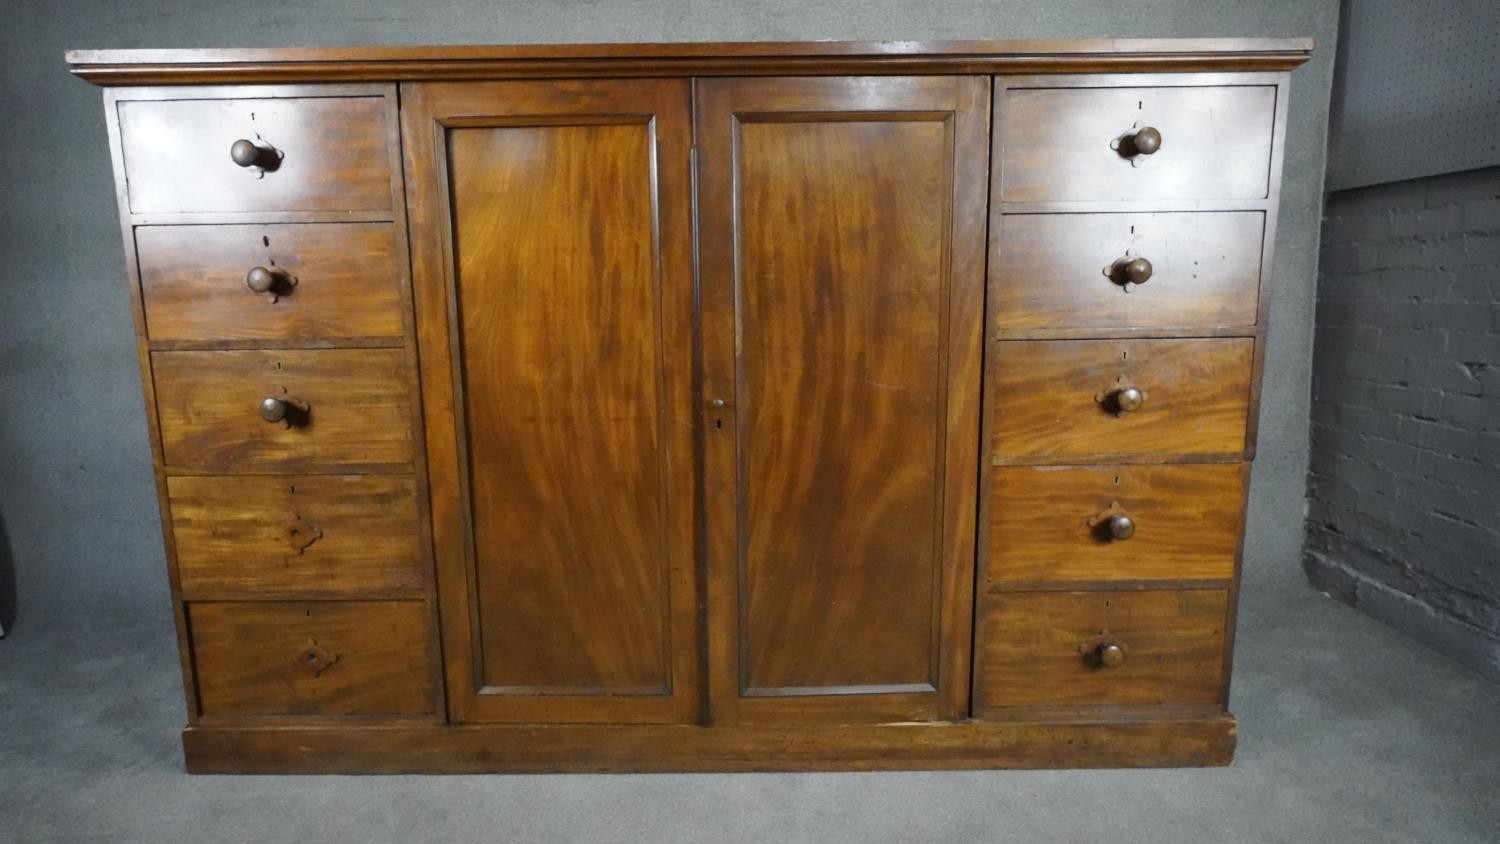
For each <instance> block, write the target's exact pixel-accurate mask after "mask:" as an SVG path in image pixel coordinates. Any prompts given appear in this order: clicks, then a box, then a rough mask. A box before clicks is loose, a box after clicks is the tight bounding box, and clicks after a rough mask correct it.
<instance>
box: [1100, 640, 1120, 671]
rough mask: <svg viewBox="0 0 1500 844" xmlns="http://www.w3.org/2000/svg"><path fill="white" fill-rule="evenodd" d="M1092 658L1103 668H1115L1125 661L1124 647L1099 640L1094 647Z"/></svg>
mask: <svg viewBox="0 0 1500 844" xmlns="http://www.w3.org/2000/svg"><path fill="white" fill-rule="evenodd" d="M1094 658H1095V659H1097V660H1099V664H1100V665H1102V666H1104V667H1105V668H1117V667H1119V666H1120V665H1123V664H1124V663H1125V649H1124V648H1122V647H1120V646H1119V645H1117V644H1115V643H1114V642H1101V643H1100V644H1099V647H1097V648H1095V649H1094Z"/></svg>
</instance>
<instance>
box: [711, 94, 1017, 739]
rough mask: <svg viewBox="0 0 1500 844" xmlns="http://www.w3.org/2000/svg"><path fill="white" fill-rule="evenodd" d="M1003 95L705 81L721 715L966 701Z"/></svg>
mask: <svg viewBox="0 0 1500 844" xmlns="http://www.w3.org/2000/svg"><path fill="white" fill-rule="evenodd" d="M989 91H990V88H989V82H988V80H985V79H978V78H970V77H922V78H899V77H878V78H799V79H770V78H768V79H723V80H707V81H700V82H699V83H698V89H697V122H698V163H699V190H700V193H699V202H700V208H699V219H700V227H701V229H700V237H699V242H700V251H701V255H700V267H701V272H702V278H701V314H702V354H703V378H702V386H703V393H702V396H701V401H702V402H703V409H704V413H705V417H704V419H705V423H704V425H703V431H704V437H705V442H704V473H705V478H704V481H705V494H706V498H705V508H706V553H707V564H708V591H709V595H708V604H709V606H708V613H707V617H708V624H709V629H708V634H709V652H710V665H709V668H710V672H709V673H710V703H711V707H712V715H713V718H714V720H715V721H716V722H720V723H735V722H740V723H745V722H755V721H786V720H799V719H800V720H818V721H847V722H862V721H890V720H933V719H944V718H958V717H963V716H964V715H965V714H966V713H967V710H968V689H969V657H970V645H971V612H972V600H973V559H974V527H975V511H976V495H975V486H976V478H977V475H978V464H977V452H978V424H979V396H980V369H981V349H982V339H983V338H982V331H983V330H982V319H983V318H982V311H983V286H984V236H985V228H984V219H985V185H986V183H987V178H988V154H987V150H986V144H987V137H988V126H989Z"/></svg>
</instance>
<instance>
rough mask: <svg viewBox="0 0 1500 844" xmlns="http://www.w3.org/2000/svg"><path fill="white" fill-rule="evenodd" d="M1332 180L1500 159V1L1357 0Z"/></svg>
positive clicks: (1345, 46) (1391, 176)
mask: <svg viewBox="0 0 1500 844" xmlns="http://www.w3.org/2000/svg"><path fill="white" fill-rule="evenodd" d="M1344 12H1345V14H1346V15H1347V18H1346V20H1345V22H1344V26H1345V32H1344V37H1343V39H1342V41H1343V43H1342V44H1341V45H1340V50H1341V51H1342V55H1341V56H1340V59H1339V61H1340V63H1341V64H1342V67H1341V68H1340V69H1339V74H1338V76H1337V77H1336V79H1335V82H1334V102H1333V115H1332V126H1331V129H1332V132H1331V143H1330V150H1329V151H1330V155H1329V167H1328V189H1329V190H1343V189H1344V188H1353V187H1360V186H1363V185H1376V184H1384V183H1386V182H1396V181H1401V180H1403V179H1414V178H1417V177H1420V176H1433V175H1437V174H1439V173H1454V172H1457V171H1460V170H1472V169H1475V168H1478V167H1489V166H1493V165H1496V164H1500V0H1349V1H1348V2H1345V3H1344Z"/></svg>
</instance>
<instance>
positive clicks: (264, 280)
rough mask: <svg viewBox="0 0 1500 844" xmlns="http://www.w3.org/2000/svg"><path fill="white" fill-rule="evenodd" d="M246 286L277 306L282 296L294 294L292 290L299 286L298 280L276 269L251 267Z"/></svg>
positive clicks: (247, 274)
mask: <svg viewBox="0 0 1500 844" xmlns="http://www.w3.org/2000/svg"><path fill="white" fill-rule="evenodd" d="M245 286H246V287H248V288H250V289H251V291H253V292H255V293H260V294H262V295H264V296H265V297H266V298H267V299H270V300H271V303H272V304H275V303H276V302H277V301H278V300H279V299H280V298H281V297H282V296H285V295H286V294H288V293H290V292H292V288H293V287H296V286H297V279H295V278H293V277H292V276H291V275H290V274H289V273H287V272H286V271H285V270H281V269H277V268H275V267H251V268H250V272H248V273H245Z"/></svg>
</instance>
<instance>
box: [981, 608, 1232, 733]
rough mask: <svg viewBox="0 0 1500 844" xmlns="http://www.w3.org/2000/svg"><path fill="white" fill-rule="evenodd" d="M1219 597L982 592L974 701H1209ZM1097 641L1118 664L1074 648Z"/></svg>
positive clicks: (1220, 628)
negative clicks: (1119, 654)
mask: <svg viewBox="0 0 1500 844" xmlns="http://www.w3.org/2000/svg"><path fill="white" fill-rule="evenodd" d="M1228 594H1229V593H1228V592H1227V591H1224V590H1186V591H1158V592H1030V593H1026V592H1015V593H1012V592H998V593H991V594H989V595H987V596H985V598H984V599H983V600H984V606H985V612H986V613H988V614H989V615H990V616H991V618H990V619H989V620H988V621H987V623H986V624H985V638H984V641H983V642H982V644H981V645H980V648H981V653H980V658H981V663H980V667H979V669H977V670H979V671H981V672H982V675H983V676H982V677H981V678H979V680H978V682H979V696H978V697H977V698H976V700H977V701H979V703H980V705H981V706H983V707H985V708H1002V707H1023V706H1066V705H1074V706H1109V705H1113V704H1191V703H1202V704H1207V703H1218V702H1220V700H1219V690H1220V679H1221V678H1220V675H1221V674H1222V672H1223V669H1224V630H1225V623H1226V618H1225V613H1226V612H1227V610H1228ZM1106 641H1107V642H1112V643H1115V644H1117V645H1118V646H1119V647H1120V648H1122V649H1123V650H1124V652H1125V659H1124V662H1123V663H1122V664H1121V665H1119V666H1116V667H1113V668H1105V667H1102V666H1100V665H1099V664H1098V663H1097V661H1095V660H1094V659H1093V658H1092V657H1091V656H1089V655H1088V654H1087V653H1085V652H1084V651H1086V650H1087V649H1089V648H1091V647H1093V646H1094V645H1095V644H1096V643H1099V642H1106ZM1019 717H1021V718H1025V717H1026V716H1025V715H1024V713H1023V714H1021V715H1020V716H1019Z"/></svg>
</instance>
